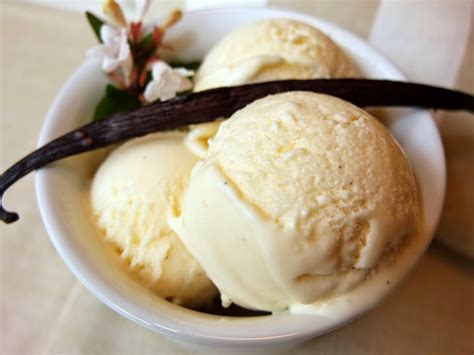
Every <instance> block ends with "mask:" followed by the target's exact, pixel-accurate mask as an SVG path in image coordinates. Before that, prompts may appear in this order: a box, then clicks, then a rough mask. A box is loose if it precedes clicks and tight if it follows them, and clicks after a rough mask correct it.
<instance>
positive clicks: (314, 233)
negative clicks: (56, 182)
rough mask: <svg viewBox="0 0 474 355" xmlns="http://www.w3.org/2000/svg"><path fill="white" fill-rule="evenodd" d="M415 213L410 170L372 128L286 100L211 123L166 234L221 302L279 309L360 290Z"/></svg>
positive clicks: (345, 106)
mask: <svg viewBox="0 0 474 355" xmlns="http://www.w3.org/2000/svg"><path fill="white" fill-rule="evenodd" d="M417 214H418V200H417V189H416V184H415V179H414V177H413V174H412V171H411V168H410V165H409V163H408V160H407V158H406V157H405V155H404V153H403V152H402V150H401V148H400V147H399V145H398V144H397V143H396V141H395V140H394V138H393V137H392V136H391V135H390V133H389V132H388V130H387V129H386V128H385V127H384V126H383V125H382V124H381V123H379V122H378V121H377V120H376V119H375V118H373V117H372V116H370V115H369V114H368V113H366V112H365V111H363V110H361V109H359V108H357V107H355V106H353V105H351V104H349V103H347V102H345V101H342V100H339V99H337V98H334V97H330V96H326V95H318V94H313V93H303V92H290V93H284V94H279V95H274V96H268V97H266V98H263V99H260V100H257V101H255V102H253V103H252V104H250V105H248V106H247V107H245V108H244V109H242V110H240V111H238V112H236V113H235V114H234V115H233V116H232V117H231V118H230V119H229V120H227V121H225V122H223V123H222V124H221V126H220V128H219V131H218V133H217V134H216V136H215V137H214V138H213V140H212V141H211V142H210V145H209V150H208V152H207V154H206V155H205V159H204V160H203V161H202V162H198V163H197V164H196V165H195V167H194V168H193V171H192V175H191V179H190V182H189V187H188V191H187V193H186V194H185V197H184V200H183V205H182V210H181V214H180V215H178V214H177V215H176V216H175V217H174V218H172V219H171V220H170V224H171V225H172V227H173V228H174V229H175V231H176V232H177V234H179V236H180V237H181V239H182V240H183V242H184V244H185V245H186V247H187V248H188V249H189V251H190V252H191V253H192V254H193V255H194V257H195V258H196V259H197V260H198V261H199V262H200V263H201V265H202V266H203V268H204V269H205V270H206V272H207V273H208V275H209V277H210V278H211V279H212V280H213V281H214V283H215V284H216V285H217V287H218V288H219V290H220V291H221V294H222V298H223V301H224V303H230V302H235V303H237V304H239V305H241V306H244V307H248V308H254V309H262V310H269V311H279V310H284V309H287V308H288V307H291V306H292V305H295V304H310V303H312V302H314V301H316V300H317V299H321V298H325V297H331V296H335V295H338V294H341V293H343V292H346V291H348V290H350V289H351V288H353V287H355V286H356V285H358V284H359V283H361V282H363V281H364V280H365V279H367V278H368V277H370V275H371V274H372V273H373V272H375V271H376V269H377V267H378V265H380V264H381V263H383V262H384V260H389V259H390V256H391V255H394V254H395V253H396V250H397V248H398V247H399V245H400V242H401V241H402V240H403V239H404V237H405V236H407V235H409V234H410V233H411V232H412V231H413V230H414V229H415V226H416V223H417Z"/></svg>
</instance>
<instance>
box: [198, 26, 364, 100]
mask: <svg viewBox="0 0 474 355" xmlns="http://www.w3.org/2000/svg"><path fill="white" fill-rule="evenodd" d="M355 75H357V71H356V69H355V68H354V67H353V65H352V63H351V62H350V60H349V59H348V58H347V57H346V56H345V54H344V53H343V52H342V51H341V49H339V48H338V47H337V46H336V44H335V43H334V42H333V41H332V40H331V39H330V38H329V37H328V36H326V35H325V34H324V33H322V32H320V31H319V30H317V29H316V28H314V27H312V26H310V25H307V24H304V23H301V22H298V21H294V20H287V19H270V20H261V21H257V22H253V23H251V24H249V25H247V26H244V27H241V28H238V29H237V30H235V31H233V32H231V33H230V34H228V35H227V36H225V37H224V38H223V39H222V40H221V41H220V42H219V43H218V44H216V45H215V46H214V47H213V48H212V49H211V51H210V52H209V53H208V54H207V56H206V57H205V59H204V61H203V63H202V65H201V67H200V68H199V71H198V72H197V74H196V77H195V87H194V90H195V91H202V90H206V89H211V88H215V87H220V86H232V85H240V84H246V83H252V82H262V81H269V80H283V79H310V78H341V77H351V76H355Z"/></svg>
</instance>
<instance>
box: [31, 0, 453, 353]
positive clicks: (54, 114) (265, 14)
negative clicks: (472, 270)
mask: <svg viewBox="0 0 474 355" xmlns="http://www.w3.org/2000/svg"><path fill="white" fill-rule="evenodd" d="M239 11H244V12H245V11H252V12H256V11H259V12H261V13H262V16H261V17H262V18H269V17H289V18H292V19H295V20H300V21H303V22H306V23H309V24H313V25H315V26H317V27H323V32H326V31H325V29H327V28H330V29H331V31H333V32H334V31H335V32H338V33H340V34H342V35H344V36H346V37H348V38H350V39H351V45H352V46H359V47H363V48H364V50H365V51H366V52H367V53H369V54H370V57H373V58H376V62H377V63H378V65H380V66H381V67H384V70H385V71H386V72H387V73H388V75H389V76H390V78H391V79H398V80H405V79H406V78H405V77H404V76H403V75H402V74H401V72H400V71H399V70H398V69H397V68H395V67H394V66H393V64H391V63H390V62H389V61H388V60H387V59H385V58H384V57H383V56H382V55H381V54H379V53H378V52H377V51H376V50H374V49H373V48H372V47H370V45H369V44H367V43H366V42H365V41H364V40H362V39H361V38H359V37H358V36H357V35H355V34H353V33H351V32H349V31H347V30H344V29H342V28H340V27H339V26H337V25H334V24H332V23H330V22H328V21H325V20H320V19H318V18H315V17H313V16H310V15H306V14H302V13H299V12H295V11H290V10H286V9H280V8H275V7H273V8H272V7H266V8H258V9H257V8H255V7H232V8H213V9H204V10H194V11H189V12H186V13H185V14H186V15H191V16H192V15H194V14H197V15H207V16H212V15H213V14H215V13H216V12H217V13H219V14H220V15H225V14H227V15H229V14H232V13H235V12H239ZM95 66H96V63H93V62H91V61H86V62H84V63H83V64H82V65H81V66H80V67H79V68H78V69H76V70H75V72H74V73H73V74H72V75H71V76H70V78H69V79H68V80H67V81H66V83H65V84H64V85H63V87H62V88H61V89H60V91H59V92H58V94H57V96H56V98H55V99H54V101H53V103H52V104H51V106H50V109H49V110H48V113H47V115H46V118H45V121H44V124H43V126H42V129H41V132H40V136H39V143H38V145H39V146H41V145H43V144H44V143H46V142H47V141H49V140H50V139H52V138H54V137H52V134H51V132H52V131H53V130H54V128H55V126H56V125H57V120H58V112H60V111H61V110H62V109H61V104H62V102H63V101H64V100H65V99H66V97H67V96H68V95H70V91H71V90H74V88H75V86H76V84H77V82H78V81H80V79H81V78H82V77H83V76H84V73H86V72H88V71H90V70H91V68H92V67H95ZM82 85H84V84H82ZM424 114H425V115H428V116H430V115H429V114H428V113H424ZM433 125H434V122H433ZM438 136H439V134H438ZM440 159H441V158H440ZM441 163H442V165H443V166H441V168H442V169H444V168H445V166H444V164H445V162H444V156H443V158H442V159H441ZM444 170H445V169H444ZM51 173H54V172H51V171H48V169H43V170H40V171H38V172H37V174H36V176H35V185H36V196H37V203H38V206H39V210H40V215H41V218H42V220H43V223H44V225H45V228H46V230H47V232H48V235H49V238H50V239H51V242H52V243H53V245H54V247H55V248H56V250H57V252H58V254H59V255H60V256H61V258H62V259H63V261H64V262H65V264H66V265H67V266H68V268H69V269H70V270H71V271H72V272H73V274H74V275H75V276H76V277H77V278H78V279H79V281H80V282H81V283H82V284H83V285H84V286H85V287H86V288H87V289H88V290H89V291H91V292H92V293H93V294H94V295H95V296H96V297H97V298H99V299H100V300H101V301H102V302H103V303H104V304H106V305H107V306H108V307H110V308H112V309H113V310H115V311H116V312H118V313H119V314H121V315H123V316H125V317H126V318H128V319H130V320H132V321H134V322H136V323H138V324H141V325H142V326H145V327H146V328H149V329H151V330H154V331H158V332H160V333H162V334H165V335H168V336H171V337H173V338H177V339H180V340H185V341H190V342H195V343H201V344H206V345H226V346H228V345H229V346H247V345H268V344H271V345H275V344H279V343H286V342H289V341H298V340H304V339H308V338H310V337H313V336H317V335H322V334H324V333H327V332H329V331H332V330H333V329H335V328H338V327H341V326H343V325H344V324H346V323H349V322H351V321H353V320H354V319H356V318H358V317H360V316H361V315H363V314H365V313H366V312H368V311H369V310H371V309H372V308H374V307H375V304H374V305H372V306H371V307H365V308H363V309H359V310H358V311H357V312H354V313H353V314H352V315H351V316H350V317H345V318H343V319H338V320H337V321H334V320H330V319H328V322H327V324H326V325H325V326H324V327H323V328H321V327H319V329H318V328H317V327H311V326H310V324H311V322H310V321H309V318H311V316H299V315H291V317H301V326H298V327H293V328H283V329H282V328H281V327H280V328H279V327H277V326H276V325H275V326H273V327H271V326H270V327H268V330H267V331H264V332H262V331H259V332H255V335H252V336H249V334H250V333H249V332H246V333H245V334H244V333H240V334H239V333H238V332H237V330H236V328H235V324H234V325H232V326H228V325H226V324H220V325H219V327H220V328H221V329H220V331H219V334H216V333H215V332H214V331H213V328H212V327H215V324H214V323H212V322H214V321H215V320H217V319H225V318H227V317H221V316H215V318H214V319H213V320H211V323H212V324H211V323H209V324H207V326H208V327H203V328H196V324H197V323H196V324H194V323H193V324H192V325H183V324H180V323H179V322H174V321H173V320H170V319H168V318H167V319H164V318H160V317H158V318H159V319H158V322H157V321H155V320H156V318H155V320H152V319H151V318H150V317H147V316H146V312H147V309H146V308H145V307H142V305H140V304H136V303H133V302H130V300H129V299H127V298H126V297H125V296H123V295H122V294H121V293H120V292H119V291H118V290H116V289H114V288H113V287H112V286H110V285H109V284H107V283H106V282H105V281H104V280H102V279H101V278H99V277H98V276H97V275H95V273H94V272H93V270H92V269H91V268H90V267H89V266H88V265H87V264H86V263H85V261H83V260H82V259H81V256H80V255H79V254H78V253H77V251H75V250H74V249H73V248H72V247H71V244H68V238H67V235H64V228H63V227H62V226H61V224H60V221H59V220H58V219H57V218H56V216H55V212H54V207H53V206H52V205H51V204H49V203H48V200H49V198H48V196H49V192H50V186H49V187H48V178H49V176H50V174H51ZM439 178H440V183H441V185H442V186H443V191H442V194H443V196H444V186H445V176H444V177H442V176H440V177H439ZM443 179H444V180H443ZM440 213H441V209H440V210H439V213H438V220H439V215H440ZM433 232H434V231H433ZM431 234H433V233H431ZM431 237H432V236H431ZM428 244H429V243H427V244H426V246H425V248H426V247H427V245H428ZM423 251H424V249H423ZM422 254H423V253H422V252H421V253H420V254H419V255H418V257H417V258H416V259H417V260H418V259H419V258H420V257H421V255H422ZM417 260H414V261H413V264H414V263H415V262H416V261H417ZM411 268H412V266H410V267H409V269H411ZM386 293H388V292H386ZM385 297H386V294H384V295H382V296H381V297H380V299H379V300H378V302H377V303H380V302H381V301H382V300H383V299H384V298H385ZM157 311H158V313H159V315H162V314H161V313H160V310H157ZM188 311H189V312H191V313H190V314H194V316H197V315H196V313H199V312H196V311H190V310H188ZM157 315H158V314H157ZM170 315H172V312H170ZM155 316H156V315H155ZM268 317H272V318H271V319H272V322H270V324H271V323H275V322H274V321H275V320H276V318H275V316H268ZM308 317H309V318H308ZM152 318H153V317H152ZM197 318H199V317H198V316H197ZM207 318H209V317H206V319H207ZM258 318H260V317H258ZM206 319H204V318H202V319H199V321H200V322H207V320H206ZM209 319H212V317H211V318H209ZM262 319H263V318H262ZM313 319H314V318H313ZM253 320H254V319H253ZM253 320H252V321H253ZM280 322H281V321H280ZM240 323H241V324H245V322H244V321H241V322H240ZM267 323H268V322H267ZM277 323H278V322H277ZM213 324H214V325H213ZM204 328H205V329H204Z"/></svg>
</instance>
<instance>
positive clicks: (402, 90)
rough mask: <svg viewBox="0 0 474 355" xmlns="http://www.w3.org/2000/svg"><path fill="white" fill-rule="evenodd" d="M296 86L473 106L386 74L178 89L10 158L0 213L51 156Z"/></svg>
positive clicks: (389, 102) (407, 102)
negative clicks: (12, 192)
mask: <svg viewBox="0 0 474 355" xmlns="http://www.w3.org/2000/svg"><path fill="white" fill-rule="evenodd" d="M297 90H298V91H312V92H318V93H324V94H328V95H333V96H336V97H339V98H341V99H344V100H346V101H349V102H351V103H353V104H355V105H357V106H362V107H364V106H413V107H421V108H427V109H445V110H466V111H470V112H474V97H473V96H471V95H469V94H466V93H462V92H459V91H454V90H448V89H443V88H438V87H433V86H428V85H422V84H414V83H407V82H398V81H389V80H365V79H315V80H283V81H273V82H265V83H259V84H250V85H242V86H236V87H228V88H218V89H212V90H207V91H203V92H199V93H194V94H188V95H183V96H180V97H177V98H175V99H172V100H168V101H166V102H162V103H159V102H158V103H154V104H151V105H147V106H144V107H141V108H138V109H135V110H131V111H127V112H120V113H117V114H115V115H112V116H111V117H109V118H107V119H104V120H102V121H98V122H94V123H90V124H87V125H85V126H82V127H80V128H78V129H76V130H74V131H72V132H70V133H67V134H65V135H63V136H61V137H59V138H57V139H55V140H53V141H51V142H50V143H48V144H46V145H44V146H42V147H41V148H39V149H37V150H35V151H34V152H32V153H31V154H29V155H27V156H26V157H24V158H23V159H21V160H20V161H19V162H17V163H15V164H14V165H13V166H12V167H10V168H9V169H7V170H6V171H5V172H4V173H3V174H2V175H1V177H0V219H1V220H2V221H4V222H5V223H12V222H15V221H16V220H17V219H18V218H19V216H18V214H17V213H15V212H8V211H6V210H5V209H4V208H3V203H2V198H3V194H4V193H5V191H6V190H7V189H8V188H9V187H10V186H11V185H12V184H13V183H15V182H16V181H17V180H18V179H20V178H21V177H23V176H25V175H26V174H28V173H29V172H31V171H33V170H36V169H39V168H41V167H43V166H45V165H47V164H49V163H51V162H53V161H56V160H59V159H62V158H66V157H69V156H72V155H75V154H79V153H83V152H87V151H90V150H94V149H97V148H100V147H104V146H107V145H111V144H114V143H117V142H121V141H124V140H126V139H130V138H134V137H139V136H143V135H145V134H148V133H152V132H157V131H164V130H170V129H176V128H179V127H182V126H185V125H189V124H197V123H202V122H208V121H212V120H214V119H216V118H218V117H229V116H230V115H232V114H233V113H234V112H235V111H237V110H239V109H241V108H243V107H244V106H246V105H247V104H249V103H251V102H252V101H254V100H256V99H259V98H262V97H265V96H267V95H270V94H277V93H281V92H286V91H297Z"/></svg>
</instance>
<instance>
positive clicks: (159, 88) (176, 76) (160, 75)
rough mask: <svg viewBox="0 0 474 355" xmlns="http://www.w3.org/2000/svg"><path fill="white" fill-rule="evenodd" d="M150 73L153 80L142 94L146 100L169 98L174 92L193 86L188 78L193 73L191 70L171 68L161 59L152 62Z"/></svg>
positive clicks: (173, 95)
mask: <svg viewBox="0 0 474 355" xmlns="http://www.w3.org/2000/svg"><path fill="white" fill-rule="evenodd" d="M151 74H152V77H153V80H152V81H150V82H149V83H148V85H147V86H146V88H145V92H144V94H143V96H144V97H145V100H146V101H148V102H152V101H155V100H156V99H158V98H159V99H160V100H161V101H164V100H168V99H171V98H173V97H175V96H176V93H178V92H180V91H185V90H189V89H191V88H192V86H193V85H192V83H191V81H190V80H189V79H188V77H189V76H191V75H193V74H194V72H193V71H192V70H187V69H185V68H176V69H173V68H171V67H170V66H169V65H168V64H166V63H165V62H163V61H161V60H159V61H157V62H155V63H153V66H152V69H151Z"/></svg>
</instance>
